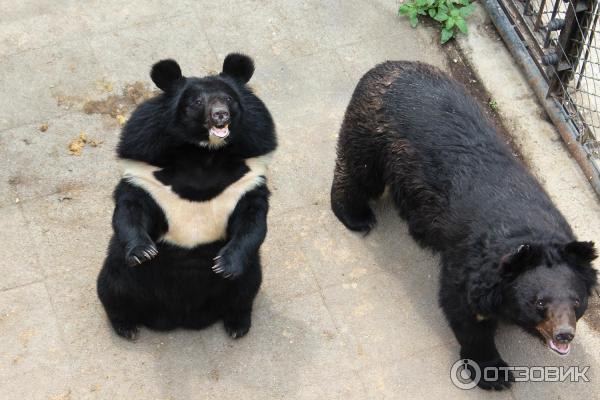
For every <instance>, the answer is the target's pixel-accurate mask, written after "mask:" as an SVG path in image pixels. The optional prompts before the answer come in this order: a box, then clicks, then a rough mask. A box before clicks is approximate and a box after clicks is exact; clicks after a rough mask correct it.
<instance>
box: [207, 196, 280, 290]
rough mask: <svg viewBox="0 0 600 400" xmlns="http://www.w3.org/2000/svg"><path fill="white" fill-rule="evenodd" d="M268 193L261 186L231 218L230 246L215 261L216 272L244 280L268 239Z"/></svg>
mask: <svg viewBox="0 0 600 400" xmlns="http://www.w3.org/2000/svg"><path fill="white" fill-rule="evenodd" d="M268 199H269V190H268V189H267V187H266V186H259V187H257V188H256V189H254V190H252V191H250V192H248V193H246V194H245V195H244V196H243V197H242V199H241V200H240V201H239V203H238V204H237V206H236V207H235V210H234V211H233V213H232V214H231V217H229V222H228V224H227V237H228V238H230V239H229V242H228V243H227V244H226V245H225V246H224V247H223V248H222V249H221V250H220V251H219V253H218V254H217V256H216V257H215V265H214V266H213V271H214V272H216V273H217V274H220V275H221V276H223V277H225V278H231V279H236V278H238V277H240V276H242V275H243V274H244V273H245V272H246V271H245V270H246V267H247V266H251V265H250V264H251V263H250V262H249V260H252V259H253V258H254V257H255V254H257V253H258V249H259V248H260V246H261V245H262V243H263V241H264V240H265V236H266V235H267V212H268V210H269V201H268Z"/></svg>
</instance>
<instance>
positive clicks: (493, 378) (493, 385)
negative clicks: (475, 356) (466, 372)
mask: <svg viewBox="0 0 600 400" xmlns="http://www.w3.org/2000/svg"><path fill="white" fill-rule="evenodd" d="M475 362H476V363H477V365H478V366H479V370H480V371H481V378H480V379H479V382H477V386H479V387H480V388H482V389H485V390H504V389H508V388H509V387H510V385H511V382H514V380H515V378H514V376H513V374H512V372H511V371H509V370H508V364H506V363H505V362H504V360H502V359H501V358H496V359H494V360H489V361H475ZM468 368H469V367H468ZM471 373H472V375H471V376H475V375H473V374H474V373H475V372H474V371H471Z"/></svg>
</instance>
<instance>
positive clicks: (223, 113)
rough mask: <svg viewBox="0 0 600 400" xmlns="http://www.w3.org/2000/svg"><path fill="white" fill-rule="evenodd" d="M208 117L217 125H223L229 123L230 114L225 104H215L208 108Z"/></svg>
mask: <svg viewBox="0 0 600 400" xmlns="http://www.w3.org/2000/svg"><path fill="white" fill-rule="evenodd" d="M210 118H211V120H212V122H213V123H214V124H215V125H217V126H223V125H226V124H228V123H229V119H230V114H229V109H228V108H227V106H225V105H222V104H215V105H213V106H212V108H211V110H210Z"/></svg>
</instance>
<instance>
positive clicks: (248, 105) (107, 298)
mask: <svg viewBox="0 0 600 400" xmlns="http://www.w3.org/2000/svg"><path fill="white" fill-rule="evenodd" d="M253 72H254V63H253V62H252V60H251V59H250V58H249V57H247V56H245V55H242V54H230V55H228V56H227V57H226V59H225V60H224V62H223V71H222V73H221V74H218V75H214V76H207V77H203V78H196V77H188V78H186V77H184V76H183V75H182V74H181V69H180V67H179V65H178V64H177V63H176V62H175V61H173V60H163V61H160V62H158V63H157V64H155V65H154V66H153V68H152V71H151V77H152V80H153V81H154V83H155V84H156V85H157V86H158V87H159V88H160V89H162V90H163V93H161V94H160V95H158V96H156V97H154V98H152V99H150V100H148V101H146V102H144V103H143V104H141V105H140V106H139V107H138V108H137V109H136V110H135V111H134V112H133V114H132V116H131V118H130V119H129V121H128V122H127V124H126V125H125V127H124V128H123V131H122V134H121V139H120V142H119V145H118V150H117V153H118V157H119V158H120V159H121V161H122V162H123V163H124V165H125V173H124V176H123V179H122V180H121V181H120V182H119V184H118V185H117V187H116V189H115V191H114V201H115V211H114V215H113V229H114V235H113V237H112V238H111V240H110V244H109V248H108V255H107V257H106V261H105V262H104V266H103V267H102V270H101V271H100V274H99V277H98V285H97V289H98V295H99V297H100V300H101V301H102V304H103V305H104V308H105V310H106V312H107V314H108V318H109V320H110V322H111V324H112V326H113V328H114V329H115V331H116V333H117V334H119V335H121V336H123V337H126V338H130V339H133V338H135V336H136V334H137V330H138V326H140V325H145V326H147V327H150V328H153V329H157V330H167V329H173V328H176V327H184V328H203V327H205V326H207V325H209V324H212V323H213V322H215V321H217V320H220V319H222V320H223V321H224V325H225V328H226V330H227V332H228V333H229V335H231V336H232V337H234V338H236V337H241V336H243V335H245V334H246V333H247V332H248V330H249V329H250V319H251V310H252V303H253V301H254V297H255V296H256V293H257V292H258V289H259V286H260V283H261V265H260V259H259V248H260V246H261V244H262V242H263V240H264V238H265V235H266V232H267V224H266V218H267V210H268V198H269V190H268V188H267V185H266V178H265V176H264V172H265V170H266V162H267V160H268V157H269V153H271V152H273V151H274V150H275V148H276V145H277V143H276V137H275V127H274V124H273V121H272V118H271V115H270V114H269V111H268V110H267V108H266V107H265V105H264V104H263V102H262V101H261V100H260V99H259V98H258V97H257V96H256V95H254V94H253V93H252V91H251V90H250V89H249V88H248V87H247V86H246V85H245V84H246V82H248V80H249V79H250V78H251V77H252V74H253Z"/></svg>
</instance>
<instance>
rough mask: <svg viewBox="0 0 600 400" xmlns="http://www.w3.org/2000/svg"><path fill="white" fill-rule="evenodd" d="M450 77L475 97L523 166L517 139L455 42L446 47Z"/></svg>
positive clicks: (523, 160)
mask: <svg viewBox="0 0 600 400" xmlns="http://www.w3.org/2000/svg"><path fill="white" fill-rule="evenodd" d="M444 49H445V54H446V58H447V63H448V67H449V69H450V75H452V77H453V78H454V79H456V80H457V81H459V82H460V83H462V84H463V85H464V86H465V87H466V88H467V90H468V91H469V93H470V94H471V95H472V96H474V97H475V98H476V99H477V100H478V101H479V104H480V105H481V106H482V109H483V112H484V113H485V115H486V116H487V117H488V119H489V120H490V121H491V122H492V124H493V125H494V126H495V127H496V129H497V130H498V132H499V133H500V135H502V137H503V138H504V141H505V142H506V144H508V145H509V146H510V148H511V149H512V153H513V155H514V156H515V157H516V158H518V159H519V160H520V161H521V162H522V163H523V164H526V160H525V158H524V157H523V155H522V154H521V152H520V151H519V148H518V146H517V144H516V143H515V139H514V138H513V136H512V135H511V134H510V133H509V131H508V129H507V128H506V125H505V124H504V121H502V117H501V116H500V114H499V113H498V110H497V104H496V102H495V100H494V97H493V96H492V95H491V94H490V93H489V92H488V91H487V90H486V89H485V87H484V86H483V84H482V83H481V82H480V80H479V77H478V76H477V75H476V74H475V72H474V70H473V67H472V66H471V65H470V64H469V61H468V59H467V57H465V56H464V55H463V54H462V51H461V49H460V47H459V46H458V45H457V44H456V43H455V42H453V41H451V42H448V43H447V44H446V45H444Z"/></svg>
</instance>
